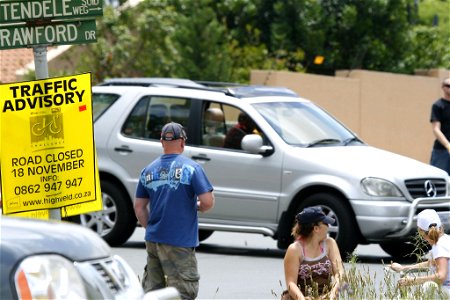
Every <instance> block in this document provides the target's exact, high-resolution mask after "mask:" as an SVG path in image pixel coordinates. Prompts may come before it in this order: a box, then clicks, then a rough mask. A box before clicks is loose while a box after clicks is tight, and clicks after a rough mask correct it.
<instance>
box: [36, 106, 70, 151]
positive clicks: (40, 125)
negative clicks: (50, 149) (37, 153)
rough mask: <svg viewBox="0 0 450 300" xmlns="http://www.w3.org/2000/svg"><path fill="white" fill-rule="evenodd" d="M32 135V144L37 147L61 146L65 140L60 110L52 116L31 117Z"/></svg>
mask: <svg viewBox="0 0 450 300" xmlns="http://www.w3.org/2000/svg"><path fill="white" fill-rule="evenodd" d="M30 135H31V143H32V144H35V146H55V145H60V144H61V142H62V140H64V131H63V117H62V113H61V112H60V111H59V110H58V111H57V112H54V113H52V114H46V115H40V116H35V117H31V118H30ZM36 143H39V145H36Z"/></svg>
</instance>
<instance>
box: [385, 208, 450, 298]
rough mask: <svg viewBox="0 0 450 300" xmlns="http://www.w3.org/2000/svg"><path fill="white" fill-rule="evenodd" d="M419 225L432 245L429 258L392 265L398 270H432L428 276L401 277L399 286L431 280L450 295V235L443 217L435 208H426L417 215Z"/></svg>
mask: <svg viewBox="0 0 450 300" xmlns="http://www.w3.org/2000/svg"><path fill="white" fill-rule="evenodd" d="M417 227H418V228H417V230H418V231H419V235H420V236H421V237H422V238H423V239H424V240H425V241H427V242H428V243H429V244H430V245H431V250H430V257H429V260H428V261H425V262H420V263H417V264H413V265H404V266H402V265H401V264H399V263H392V264H391V266H390V267H391V268H392V270H394V271H396V272H400V271H409V270H414V269H427V268H429V269H430V271H431V272H429V274H427V275H426V276H418V277H405V278H401V279H400V280H399V281H398V284H399V286H408V285H419V284H425V285H429V283H430V282H435V283H437V284H439V285H441V286H442V290H443V291H444V292H445V293H447V294H448V295H450V236H449V235H447V234H445V233H444V227H443V226H442V223H441V219H440V218H439V215H438V214H437V212H436V211H435V210H433V209H425V210H423V211H421V212H420V213H419V214H418V215H417Z"/></svg>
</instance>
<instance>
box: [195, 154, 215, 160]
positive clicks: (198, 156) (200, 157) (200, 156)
mask: <svg viewBox="0 0 450 300" xmlns="http://www.w3.org/2000/svg"><path fill="white" fill-rule="evenodd" d="M192 159H193V160H204V161H210V160H211V158H209V157H207V156H206V155H194V156H192Z"/></svg>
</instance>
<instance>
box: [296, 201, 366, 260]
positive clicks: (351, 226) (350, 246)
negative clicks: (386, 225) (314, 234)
mask: <svg viewBox="0 0 450 300" xmlns="http://www.w3.org/2000/svg"><path fill="white" fill-rule="evenodd" d="M308 206H320V207H321V208H322V210H323V212H324V213H325V214H326V215H327V216H329V217H332V218H333V219H335V220H336V222H335V223H334V224H333V225H330V226H329V229H328V233H329V236H330V237H332V238H333V239H335V240H336V242H337V244H338V247H339V250H340V252H341V256H342V259H343V260H345V259H346V258H347V257H348V256H349V255H351V254H352V253H353V251H354V250H355V249H356V246H358V243H359V230H358V229H357V228H358V227H357V225H356V221H355V219H354V217H353V213H352V211H351V210H350V208H349V207H348V205H347V203H345V202H344V200H343V199H342V198H341V197H338V196H336V195H333V194H329V193H318V194H313V195H311V196H309V197H307V198H306V199H305V201H302V203H301V204H300V206H299V207H298V210H297V213H298V212H300V211H302V210H303V208H305V207H308Z"/></svg>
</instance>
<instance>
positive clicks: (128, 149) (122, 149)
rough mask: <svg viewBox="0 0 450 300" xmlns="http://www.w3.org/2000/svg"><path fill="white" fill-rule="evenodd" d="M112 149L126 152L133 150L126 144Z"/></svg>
mask: <svg viewBox="0 0 450 300" xmlns="http://www.w3.org/2000/svg"><path fill="white" fill-rule="evenodd" d="M114 151H117V152H128V153H131V152H133V150H131V149H130V148H129V147H128V146H122V147H115V148H114Z"/></svg>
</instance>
